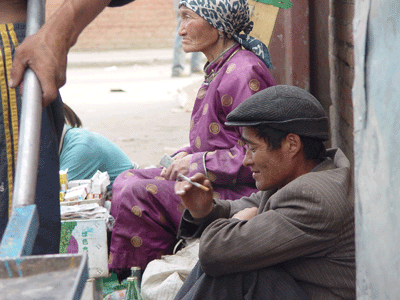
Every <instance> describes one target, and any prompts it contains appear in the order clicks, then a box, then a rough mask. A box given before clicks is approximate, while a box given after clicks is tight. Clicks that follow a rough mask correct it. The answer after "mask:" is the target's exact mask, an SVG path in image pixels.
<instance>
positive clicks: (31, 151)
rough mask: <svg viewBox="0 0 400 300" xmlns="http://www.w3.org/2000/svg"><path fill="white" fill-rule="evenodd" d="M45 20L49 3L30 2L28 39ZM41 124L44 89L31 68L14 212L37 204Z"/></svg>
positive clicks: (27, 74) (41, 0)
mask: <svg viewBox="0 0 400 300" xmlns="http://www.w3.org/2000/svg"><path fill="white" fill-rule="evenodd" d="M44 19H45V0H29V1H28V10H27V22H26V36H29V35H32V34H34V33H36V32H37V31H38V30H39V29H40V27H41V26H42V25H43V23H44ZM41 121H42V90H41V87H40V83H39V80H38V79H37V77H36V75H35V73H34V72H33V71H32V70H31V69H27V70H26V72H25V76H24V90H23V95H22V111H21V122H20V131H19V143H18V154H17V167H16V173H15V184H14V191H13V209H14V208H15V207H19V206H25V205H31V204H34V203H35V191H36V180H37V172H38V159H39V144H40V129H41Z"/></svg>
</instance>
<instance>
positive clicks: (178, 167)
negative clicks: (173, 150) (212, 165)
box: [160, 152, 192, 181]
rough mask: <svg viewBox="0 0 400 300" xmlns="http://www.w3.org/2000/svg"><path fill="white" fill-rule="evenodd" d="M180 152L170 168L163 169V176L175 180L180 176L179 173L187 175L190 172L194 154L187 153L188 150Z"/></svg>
mask: <svg viewBox="0 0 400 300" xmlns="http://www.w3.org/2000/svg"><path fill="white" fill-rule="evenodd" d="M179 154H180V155H179ZM179 154H178V155H179V157H178V158H175V157H174V162H173V163H172V164H171V165H170V166H169V167H168V168H164V169H163V170H162V171H161V174H160V175H161V176H162V177H164V178H166V179H168V180H173V181H174V180H176V179H177V178H178V174H182V175H185V176H186V175H187V174H189V166H190V159H191V157H192V154H187V153H186V152H183V154H181V153H179Z"/></svg>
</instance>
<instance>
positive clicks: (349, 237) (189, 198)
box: [175, 86, 355, 300]
mask: <svg viewBox="0 0 400 300" xmlns="http://www.w3.org/2000/svg"><path fill="white" fill-rule="evenodd" d="M226 124H227V125H231V126H236V127H238V129H239V130H240V131H241V135H242V139H243V141H244V142H245V143H246V146H247V152H246V157H245V159H244V161H243V164H244V165H245V166H248V167H249V168H251V170H252V172H253V177H254V179H255V181H256V185H257V188H258V189H259V192H257V193H254V194H252V195H251V196H250V197H243V198H241V199H238V200H236V201H230V200H218V199H213V190H212V185H211V183H210V181H209V180H208V179H207V178H206V177H204V176H203V175H202V174H196V175H195V176H193V177H191V179H192V180H193V181H196V182H198V183H201V184H203V185H205V186H207V187H208V188H209V189H210V190H209V191H208V192H205V191H204V190H202V189H199V188H197V187H195V186H193V185H192V184H190V183H188V182H186V181H182V182H177V184H176V187H175V191H176V193H177V194H178V195H180V197H181V199H182V201H183V203H184V204H185V207H186V210H185V212H184V214H183V217H182V221H181V226H180V229H179V235H180V237H182V238H186V239H190V238H195V237H200V236H201V238H200V253H199V263H198V264H197V265H196V266H195V268H194V269H193V271H192V273H191V274H190V275H189V277H188V278H187V280H186V281H185V283H184V285H183V286H182V288H181V290H180V291H179V293H178V295H177V296H176V298H175V299H191V300H194V299H199V300H200V299H208V300H210V299H229V300H235V299H290V300H293V299H324V300H326V299H354V298H355V254H354V248H355V245H354V209H353V201H352V198H351V197H350V187H349V183H350V164H349V161H348V159H347V158H346V157H345V155H344V154H343V152H342V151H341V150H340V149H329V150H326V149H325V146H324V144H323V141H326V140H328V137H329V124H328V119H327V117H326V115H325V112H324V110H323V108H322V106H321V104H320V103H319V102H318V101H317V99H315V98H314V97H313V96H312V95H310V94H309V93H308V92H306V91H304V90H302V89H300V88H297V87H293V86H274V87H270V88H267V89H265V90H263V91H260V92H258V93H257V94H255V95H253V96H252V97H250V98H249V99H247V100H246V101H245V102H243V103H242V104H240V105H239V106H238V107H237V108H236V109H235V110H233V111H232V112H231V113H230V114H229V115H228V117H227V122H226Z"/></svg>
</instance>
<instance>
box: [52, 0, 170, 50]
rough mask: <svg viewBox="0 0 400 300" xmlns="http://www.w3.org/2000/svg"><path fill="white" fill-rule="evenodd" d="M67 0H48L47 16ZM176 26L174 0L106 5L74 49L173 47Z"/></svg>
mask: <svg viewBox="0 0 400 300" xmlns="http://www.w3.org/2000/svg"><path fill="white" fill-rule="evenodd" d="M63 1H64V0H47V2H46V16H47V17H48V16H50V15H51V14H52V12H53V11H54V10H55V9H56V8H57V7H58V6H59V5H60V3H62V2H63ZM175 27H176V18H175V12H174V9H173V0H136V1H135V2H132V3H130V4H127V5H125V6H123V7H115V8H106V9H105V10H104V11H103V12H102V13H101V14H100V15H99V16H98V17H97V18H96V19H95V20H94V21H93V22H92V23H91V24H89V25H88V26H87V27H86V28H85V29H84V31H83V32H82V34H81V35H80V37H79V39H78V42H77V43H76V45H75V46H74V47H73V48H72V49H71V50H72V51H99V50H118V49H120V50H122V49H124V50H125V49H146V48H150V49H155V48H172V45H173V36H174V31H175Z"/></svg>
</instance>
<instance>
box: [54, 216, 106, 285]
mask: <svg viewBox="0 0 400 300" xmlns="http://www.w3.org/2000/svg"><path fill="white" fill-rule="evenodd" d="M83 251H87V252H88V269H89V277H90V278H98V277H108V250H107V229H106V221H105V220H104V219H85V220H81V219H76V220H65V221H61V241H60V253H83Z"/></svg>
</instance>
